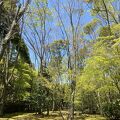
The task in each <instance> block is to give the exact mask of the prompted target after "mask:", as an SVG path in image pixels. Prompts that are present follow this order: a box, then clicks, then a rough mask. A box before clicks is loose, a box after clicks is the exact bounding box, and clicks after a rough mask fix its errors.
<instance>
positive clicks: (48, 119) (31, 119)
mask: <svg viewBox="0 0 120 120" xmlns="http://www.w3.org/2000/svg"><path fill="white" fill-rule="evenodd" d="M62 114H63V116H64V118H65V120H66V118H67V112H66V111H62ZM0 120H62V117H61V116H60V112H54V113H53V112H50V115H49V116H44V117H43V116H40V115H36V114H35V113H15V114H9V115H5V116H4V118H0ZM75 120H107V119H106V118H104V117H102V116H100V115H87V114H81V115H79V113H78V112H76V113H75Z"/></svg>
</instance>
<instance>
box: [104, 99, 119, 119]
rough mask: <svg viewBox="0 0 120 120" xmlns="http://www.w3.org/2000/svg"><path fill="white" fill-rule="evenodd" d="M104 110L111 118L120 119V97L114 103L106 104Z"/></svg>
mask: <svg viewBox="0 0 120 120" xmlns="http://www.w3.org/2000/svg"><path fill="white" fill-rule="evenodd" d="M103 112H104V114H105V115H106V116H107V117H108V118H109V119H111V120H119V119H120V99H117V100H115V101H114V102H112V103H106V104H104V106H103Z"/></svg>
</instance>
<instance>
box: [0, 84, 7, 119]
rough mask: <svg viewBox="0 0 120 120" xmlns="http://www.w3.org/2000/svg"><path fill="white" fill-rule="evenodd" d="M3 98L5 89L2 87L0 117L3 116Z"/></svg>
mask: <svg viewBox="0 0 120 120" xmlns="http://www.w3.org/2000/svg"><path fill="white" fill-rule="evenodd" d="M5 97H6V87H5V86H4V87H3V91H2V96H1V98H0V117H1V116H3V112H4V105H5Z"/></svg>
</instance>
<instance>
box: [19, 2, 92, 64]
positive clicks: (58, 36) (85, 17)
mask: <svg viewBox="0 0 120 120" xmlns="http://www.w3.org/2000/svg"><path fill="white" fill-rule="evenodd" d="M23 1H24V0H21V2H23ZM53 1H55V0H48V6H49V8H50V10H51V11H52V10H53V6H54V2H53ZM61 2H64V3H65V0H61ZM83 9H84V15H83V16H82V17H81V24H82V25H85V24H87V23H88V22H90V21H91V20H92V18H93V17H92V16H91V15H90V10H89V8H88V6H87V5H85V4H83ZM61 13H62V15H63V18H64V23H65V26H69V24H68V22H67V17H66V15H65V13H64V11H61ZM52 16H53V22H51V23H50V24H51V27H52V29H53V30H52V32H51V33H50V38H49V41H51V42H52V41H54V40H58V39H63V36H62V35H61V34H58V33H60V30H58V28H57V27H56V23H57V19H56V18H55V16H56V14H55V13H53V15H52ZM27 31H28V32H29V30H27ZM24 39H25V38H24ZM27 44H28V43H27ZM29 52H30V57H31V60H32V62H33V63H34V64H35V55H34V54H33V52H32V50H30V49H29Z"/></svg>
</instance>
